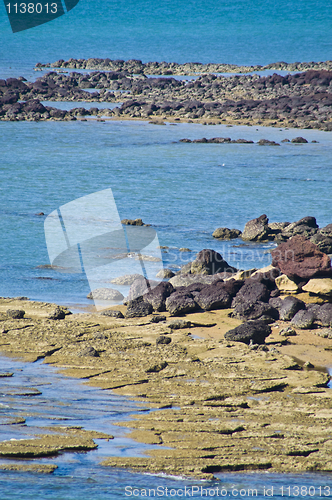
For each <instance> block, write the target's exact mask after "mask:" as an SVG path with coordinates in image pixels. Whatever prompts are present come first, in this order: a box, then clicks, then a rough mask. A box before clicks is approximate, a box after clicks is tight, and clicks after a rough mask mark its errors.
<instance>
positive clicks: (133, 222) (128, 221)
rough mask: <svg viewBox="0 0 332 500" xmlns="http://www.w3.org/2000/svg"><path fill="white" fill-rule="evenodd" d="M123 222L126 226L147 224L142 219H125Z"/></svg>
mask: <svg viewBox="0 0 332 500" xmlns="http://www.w3.org/2000/svg"><path fill="white" fill-rule="evenodd" d="M121 224H124V225H125V226H146V224H144V222H143V221H142V219H123V220H122V221H121Z"/></svg>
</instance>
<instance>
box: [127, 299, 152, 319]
mask: <svg viewBox="0 0 332 500" xmlns="http://www.w3.org/2000/svg"><path fill="white" fill-rule="evenodd" d="M152 311H153V307H152V305H151V304H149V303H148V302H144V301H143V300H142V299H140V298H138V299H135V300H131V301H129V302H128V307H127V311H126V314H125V317H126V318H141V317H143V316H148V315H149V314H151V313H152Z"/></svg>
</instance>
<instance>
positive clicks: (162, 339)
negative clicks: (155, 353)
mask: <svg viewBox="0 0 332 500" xmlns="http://www.w3.org/2000/svg"><path fill="white" fill-rule="evenodd" d="M171 342H172V339H171V337H167V336H166V335H159V337H157V339H156V344H157V345H167V344H170V343H171Z"/></svg>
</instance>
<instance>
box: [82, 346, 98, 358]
mask: <svg viewBox="0 0 332 500" xmlns="http://www.w3.org/2000/svg"><path fill="white" fill-rule="evenodd" d="M77 356H89V357H91V358H98V357H99V353H98V351H96V349H94V347H92V346H89V347H85V348H84V349H82V350H81V351H79V352H78V353H77Z"/></svg>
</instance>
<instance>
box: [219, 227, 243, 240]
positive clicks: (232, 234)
mask: <svg viewBox="0 0 332 500" xmlns="http://www.w3.org/2000/svg"><path fill="white" fill-rule="evenodd" d="M241 234H242V233H241V231H240V230H239V229H228V227H218V229H216V230H215V231H214V232H213V233H212V236H213V237H214V238H219V239H220V240H233V239H235V238H239V236H241Z"/></svg>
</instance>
